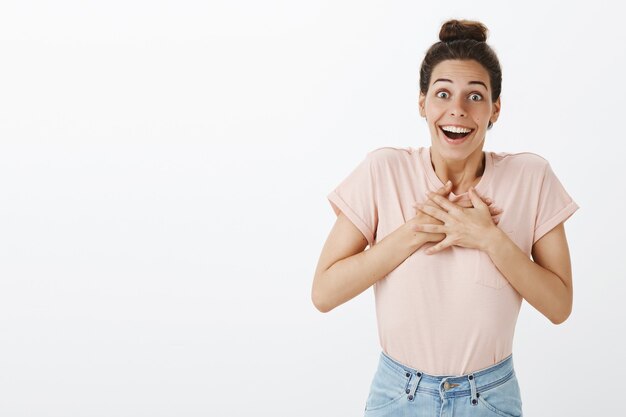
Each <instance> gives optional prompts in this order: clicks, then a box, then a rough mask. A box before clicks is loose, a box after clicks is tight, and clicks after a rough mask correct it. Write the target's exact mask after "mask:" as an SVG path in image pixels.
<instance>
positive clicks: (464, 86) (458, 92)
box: [419, 60, 500, 160]
mask: <svg viewBox="0 0 626 417" xmlns="http://www.w3.org/2000/svg"><path fill="white" fill-rule="evenodd" d="M419 107H420V114H421V115H422V116H423V117H426V121H427V123H428V128H429V129H430V135H431V140H432V147H433V148H434V149H435V150H436V151H437V152H438V153H439V154H440V155H441V156H442V157H443V158H444V159H448V160H465V159H467V158H469V157H470V156H471V155H474V154H476V153H480V154H481V156H482V147H483V143H484V140H485V133H486V132H487V124H488V123H489V121H491V122H492V123H495V121H496V120H497V119H498V114H499V112H500V98H499V97H498V99H497V100H496V102H495V103H492V101H491V85H490V81H489V73H488V72H487V70H485V68H483V66H482V65H481V64H479V63H478V62H477V61H474V60H466V61H462V60H447V61H442V62H440V63H439V64H437V65H436V66H435V68H434V69H433V72H432V75H431V77H430V85H429V86H428V92H427V93H426V95H423V94H422V93H420V98H419ZM445 126H457V127H463V128H467V129H471V132H470V133H469V134H468V135H467V136H465V137H464V138H456V139H455V138H452V139H451V138H448V137H446V135H445V133H444V131H443V129H442V128H443V127H445ZM452 136H460V133H457V134H456V135H455V134H454V133H453V134H452Z"/></svg>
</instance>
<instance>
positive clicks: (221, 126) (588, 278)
mask: <svg viewBox="0 0 626 417" xmlns="http://www.w3.org/2000/svg"><path fill="white" fill-rule="evenodd" d="M607 3H608V2H607ZM449 18H467V19H477V20H480V21H482V22H483V23H484V24H485V25H486V26H487V27H488V28H489V30H490V34H489V38H488V42H489V44H490V45H491V46H492V47H493V48H494V50H495V51H496V53H497V54H498V56H499V58H500V61H501V65H502V69H503V91H502V98H501V100H502V112H501V116H500V119H499V120H498V121H497V123H496V124H495V125H494V128H493V129H492V130H491V131H489V132H488V134H487V139H486V147H485V149H487V150H493V151H498V152H500V151H507V152H518V151H530V152H535V153H538V154H540V155H542V156H544V157H545V158H546V159H548V160H549V161H550V163H551V165H552V167H553V169H554V171H555V173H556V174H557V176H558V177H559V179H560V180H561V181H562V183H563V184H564V186H565V188H566V189H567V190H568V192H569V193H570V195H571V196H572V197H573V198H574V200H575V201H576V202H577V203H578V204H579V205H580V207H581V209H580V210H579V211H578V212H577V213H575V214H574V216H573V217H572V218H571V219H569V220H568V221H567V222H566V230H567V234H568V238H569V242H570V250H571V254H572V264H573V271H574V274H573V275H574V310H573V313H572V315H571V316H570V317H569V319H568V320H567V321H566V322H565V323H563V324H561V325H559V326H555V325H553V324H552V323H550V322H549V320H548V319H546V318H545V317H544V316H542V315H541V314H540V313H539V312H538V311H536V310H535V309H534V308H532V306H530V305H529V304H528V303H526V302H524V303H523V305H522V310H521V312H520V316H519V320H518V323H517V328H516V335H515V342H514V360H515V365H516V371H517V374H518V379H519V381H520V386H521V390H522V396H523V403H524V411H525V415H527V416H589V415H617V414H619V413H620V410H619V409H618V405H617V404H619V403H620V402H619V400H615V399H614V398H615V397H616V396H619V395H620V387H621V385H620V382H621V381H620V378H621V376H622V375H624V372H625V371H626V367H625V366H624V359H623V352H625V351H626V344H625V342H624V331H623V328H624V327H623V323H624V322H625V321H626V314H625V313H624V309H623V308H622V306H623V300H624V296H625V294H624V289H625V279H626V267H625V265H626V262H624V254H623V249H624V242H623V241H624V235H625V234H626V228H625V226H624V222H623V217H624V212H626V205H625V199H624V191H623V186H624V180H625V176H624V151H625V146H624V141H625V140H626V135H624V133H623V130H624V129H623V127H622V122H623V121H624V112H625V111H626V110H625V108H626V107H625V97H626V87H625V86H626V83H625V82H624V74H625V73H626V52H625V51H626V50H625V49H624V47H623V41H624V31H623V19H622V15H621V13H618V10H617V6H606V5H604V2H584V3H580V4H579V3H576V2H574V3H572V2H565V1H562V2H546V1H542V2H536V3H535V4H533V3H532V2H524V3H523V4H522V3H520V4H518V5H514V4H510V3H508V2H496V1H494V2H471V3H470V2H466V1H462V2H461V1H458V2H455V1H449V2H446V5H439V3H438V2H432V4H431V5H425V4H422V3H419V2H414V1H404V2H403V1H343V2H337V1H316V2H305V1H278V0H272V1H265V2H256V1H240V2H227V1H215V0H211V1H209V2H206V1H202V2H201V1H197V2H192V1H128V0H124V1H120V0H114V1H107V2H103V1H101V2H95V1H91V2H90V1H67V0H63V1H57V2H44V1H41V2H32V1H8V0H4V1H3V2H2V3H1V6H0V56H1V60H0V244H1V248H0V415H3V416H12V417H19V416H59V417H61V416H63V417H68V416H80V417H86V416H151V417H156V416H249V415H262V416H294V415H297V416H359V415H362V411H363V408H364V405H365V400H366V397H367V394H368V390H369V384H370V382H371V379H372V377H373V374H374V371H375V369H376V366H377V361H378V356H379V352H380V350H379V345H378V335H377V329H376V317H375V310H374V299H373V292H372V289H369V290H367V291H366V292H365V293H363V294H361V295H360V296H358V297H356V298H355V299H353V300H351V301H349V302H347V303H345V304H343V305H341V306H339V307H338V308H336V309H334V310H333V311H331V312H329V313H327V314H323V313H320V312H319V311H317V310H316V309H315V307H314V306H313V304H312V302H311V298H310V291H311V284H312V280H313V273H314V270H315V266H316V264H317V260H318V256H319V253H320V251H321V248H322V245H323V243H324V241H325V239H326V236H327V234H328V232H329V231H330V229H331V227H332V225H333V223H334V220H335V215H334V213H333V211H332V209H331V206H330V204H329V203H328V201H327V200H326V195H327V194H328V193H329V192H330V191H331V190H332V189H333V188H334V187H335V186H336V185H338V184H339V182H340V181H341V180H343V178H345V176H347V175H348V173H349V172H350V171H351V170H352V169H354V167H356V165H357V164H358V163H359V162H360V161H361V160H362V159H363V158H364V157H365V155H366V153H367V152H368V151H370V150H372V149H375V148H378V147H381V146H397V147H407V146H412V147H418V146H429V144H430V138H429V133H428V128H427V126H426V123H425V122H424V120H423V119H422V118H421V117H420V116H419V113H418V107H417V94H418V73H419V66H420V64H421V61H422V59H423V56H424V53H425V52H426V50H427V49H428V47H429V46H430V45H431V44H432V43H434V42H436V41H437V40H438V33H439V29H440V27H441V24H442V23H443V22H444V21H445V20H447V19H449ZM415 296H416V300H418V299H419V294H416V295H415Z"/></svg>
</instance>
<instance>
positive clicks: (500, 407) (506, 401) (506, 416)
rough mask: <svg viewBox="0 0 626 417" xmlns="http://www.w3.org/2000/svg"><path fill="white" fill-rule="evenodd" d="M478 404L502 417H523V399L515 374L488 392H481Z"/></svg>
mask: <svg viewBox="0 0 626 417" xmlns="http://www.w3.org/2000/svg"><path fill="white" fill-rule="evenodd" d="M478 402H479V404H481V405H482V406H483V407H484V408H486V409H487V410H489V411H490V412H491V414H493V415H495V416H500V417H523V413H522V397H521V393H520V389H519V384H518V382H517V377H516V376H515V372H513V375H512V376H511V378H509V379H508V380H506V381H505V382H504V383H502V384H499V385H497V386H495V387H493V388H490V389H488V390H486V391H480V390H479V396H478Z"/></svg>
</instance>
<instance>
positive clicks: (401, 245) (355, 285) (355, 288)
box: [311, 213, 432, 313]
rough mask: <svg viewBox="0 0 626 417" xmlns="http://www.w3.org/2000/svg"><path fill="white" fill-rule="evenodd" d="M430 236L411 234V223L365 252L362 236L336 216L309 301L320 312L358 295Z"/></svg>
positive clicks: (349, 222) (365, 244)
mask: <svg viewBox="0 0 626 417" xmlns="http://www.w3.org/2000/svg"><path fill="white" fill-rule="evenodd" d="M429 239H432V235H429V234H427V233H420V232H415V231H414V230H412V228H411V222H410V221H409V222H407V223H405V224H404V225H402V226H400V227H399V228H398V229H396V230H395V231H394V232H392V233H391V234H389V235H388V236H386V237H385V238H384V239H383V240H381V241H380V242H378V243H377V244H376V245H374V246H372V247H371V248H369V249H368V250H366V251H363V250H364V249H365V247H366V246H367V240H366V239H365V236H363V234H362V233H361V232H360V231H359V229H358V228H357V227H356V226H355V225H354V224H352V222H351V221H350V220H349V219H348V218H347V217H346V216H345V215H344V214H343V213H340V214H339V216H337V220H336V222H335V225H334V226H333V228H332V230H331V231H330V234H329V236H328V239H327V240H326V243H325V244H324V248H323V249H322V253H321V255H320V258H319V261H318V264H317V268H316V271H315V277H314V279H313V288H312V290H311V299H312V301H313V304H314V305H315V307H316V308H317V309H318V310H319V311H321V312H323V313H326V312H329V311H331V310H332V309H333V308H335V307H337V306H339V305H341V304H343V303H345V302H346V301H348V300H351V299H352V298H354V297H356V296H357V295H359V294H361V293H362V292H363V291H365V290H366V289H368V288H369V287H371V286H372V285H373V284H374V283H375V282H376V281H378V280H379V279H381V278H384V277H385V276H387V274H389V272H391V271H392V270H394V269H395V268H396V267H397V266H398V265H400V264H401V263H402V262H404V260H405V259H406V258H408V257H409V256H410V255H411V254H412V253H413V252H415V251H416V250H417V249H418V248H419V247H421V246H422V245H423V244H424V243H426V242H427V241H428V240H429Z"/></svg>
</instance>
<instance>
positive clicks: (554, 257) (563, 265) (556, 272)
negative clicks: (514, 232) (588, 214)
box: [484, 223, 573, 324]
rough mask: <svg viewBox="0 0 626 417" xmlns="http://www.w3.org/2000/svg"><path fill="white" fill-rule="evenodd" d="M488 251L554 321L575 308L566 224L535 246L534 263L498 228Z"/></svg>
mask: <svg viewBox="0 0 626 417" xmlns="http://www.w3.org/2000/svg"><path fill="white" fill-rule="evenodd" d="M487 242H488V243H487V245H486V247H485V248H484V250H485V251H486V252H487V253H488V254H489V257H490V258H491V260H492V261H493V263H494V264H495V265H496V267H497V268H498V269H499V270H500V272H501V273H502V275H504V276H505V277H506V279H507V280H508V281H509V282H510V283H511V285H512V286H513V288H515V289H516V290H517V292H519V293H520V294H521V296H522V297H524V298H525V299H526V301H528V303H530V304H531V305H532V306H533V307H535V308H536V309H537V310H539V311H540V312H541V313H542V314H543V315H544V316H546V317H547V318H548V319H550V321H551V322H552V323H554V324H561V323H563V322H564V321H565V320H566V319H567V318H568V317H569V315H570V313H571V311H572V300H573V287H572V269H571V261H570V255H569V248H568V245H567V238H566V237H565V227H564V225H563V223H560V224H559V225H558V226H556V227H555V228H553V229H552V230H551V231H549V232H548V233H546V234H545V235H544V236H543V237H542V238H541V239H539V240H538V241H537V242H535V244H534V245H533V248H532V256H533V259H534V262H533V261H532V260H531V259H530V258H529V257H528V256H527V255H526V254H525V253H524V252H523V251H522V250H521V249H520V248H519V247H518V246H517V245H516V244H515V243H514V242H513V241H511V239H510V238H509V237H508V236H507V235H506V233H504V232H503V231H502V230H500V229H498V228H497V227H494V228H493V229H492V230H491V232H490V237H489V238H488V239H487Z"/></svg>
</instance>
